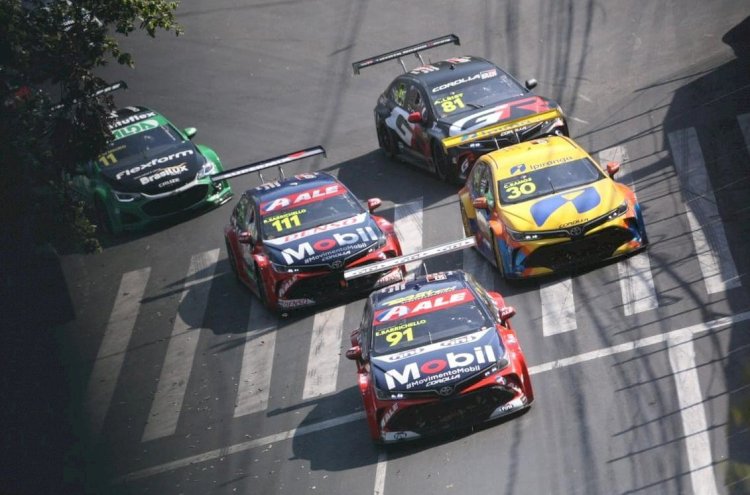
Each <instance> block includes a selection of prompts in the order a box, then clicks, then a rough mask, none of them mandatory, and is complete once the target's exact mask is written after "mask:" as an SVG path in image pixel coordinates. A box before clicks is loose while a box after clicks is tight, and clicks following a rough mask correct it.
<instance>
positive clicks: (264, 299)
mask: <svg viewBox="0 0 750 495" xmlns="http://www.w3.org/2000/svg"><path fill="white" fill-rule="evenodd" d="M255 280H256V284H257V286H258V299H260V302H261V303H262V304H263V306H265V307H266V308H268V307H269V306H268V293H267V292H266V284H264V283H263V277H262V276H261V274H260V270H258V268H257V267H256V268H255Z"/></svg>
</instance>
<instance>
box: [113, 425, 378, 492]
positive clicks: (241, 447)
mask: <svg viewBox="0 0 750 495" xmlns="http://www.w3.org/2000/svg"><path fill="white" fill-rule="evenodd" d="M363 419H365V413H364V411H357V412H355V413H351V414H347V415H346V416H339V417H337V418H333V419H328V420H326V421H321V422H320V423H314V424H311V425H307V426H300V427H299V428H293V429H291V430H287V431H282V432H281V433H276V434H273V435H268V436H265V437H262V438H256V439H255V440H248V441H246V442H241V443H236V444H234V445H230V446H228V447H222V448H220V449H214V450H209V451H208V452H204V453H202V454H196V455H193V456H190V457H184V458H182V459H177V460H175V461H172V462H167V463H164V464H159V465H157V466H152V467H149V468H145V469H140V470H138V471H133V472H132V473H129V474H126V475H124V476H120V477H118V478H115V479H114V481H113V483H115V484H119V483H127V482H129V481H134V480H139V479H143V478H148V477H149V476H155V475H157V474H162V473H168V472H170V471H175V470H177V469H181V468H184V467H188V466H190V465H192V464H199V463H201V462H207V461H213V460H216V459H220V458H222V457H226V456H228V455H232V454H239V453H241V452H246V451H248V450H251V449H255V448H258V447H265V446H266V445H270V444H272V443H277V442H282V441H284V440H289V439H290V438H294V437H295V436H302V435H309V434H310V433H316V432H319V431H323V430H328V429H330V428H335V427H337V426H341V425H345V424H348V423H353V422H355V421H361V420H363Z"/></svg>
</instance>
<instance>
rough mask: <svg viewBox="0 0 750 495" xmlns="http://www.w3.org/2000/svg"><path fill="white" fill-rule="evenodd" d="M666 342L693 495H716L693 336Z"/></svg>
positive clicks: (681, 336) (682, 336) (709, 440)
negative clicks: (678, 405)
mask: <svg viewBox="0 0 750 495" xmlns="http://www.w3.org/2000/svg"><path fill="white" fill-rule="evenodd" d="M667 342H668V344H669V364H670V366H671V367H672V373H673V374H674V381H675V385H676V386H677V400H678V402H679V404H680V416H681V417H682V429H683V432H684V435H685V447H686V449H687V457H688V465H689V466H690V480H691V482H692V484H693V493H699V494H701V495H718V493H719V492H718V490H717V489H716V478H715V476H714V468H713V458H712V456H711V439H710V438H709V436H708V425H707V421H706V411H705V408H704V407H703V393H702V392H701V385H700V381H699V379H698V371H697V369H696V364H695V347H694V345H693V336H692V335H684V334H683V335H679V336H677V337H674V338H670V339H668V341H667Z"/></svg>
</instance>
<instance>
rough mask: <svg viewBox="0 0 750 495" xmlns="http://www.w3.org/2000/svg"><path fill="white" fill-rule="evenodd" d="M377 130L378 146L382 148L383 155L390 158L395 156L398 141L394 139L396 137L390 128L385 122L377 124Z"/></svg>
mask: <svg viewBox="0 0 750 495" xmlns="http://www.w3.org/2000/svg"><path fill="white" fill-rule="evenodd" d="M377 130H378V144H380V147H381V148H383V151H384V152H385V156H386V157H387V158H390V159H393V158H395V157H396V154H397V153H398V143H397V141H396V139H398V138H397V137H396V136H395V134H394V133H393V131H392V130H390V129H389V128H388V126H387V125H385V122H381V123H379V124H377Z"/></svg>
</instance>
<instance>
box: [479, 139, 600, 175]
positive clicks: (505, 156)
mask: <svg viewBox="0 0 750 495" xmlns="http://www.w3.org/2000/svg"><path fill="white" fill-rule="evenodd" d="M587 155H588V154H587V153H586V151H585V150H584V149H583V148H581V147H580V146H579V145H578V144H576V142H575V141H573V140H572V139H570V138H568V137H564V136H549V137H545V138H540V139H534V140H532V141H524V142H521V143H518V144H514V145H512V146H507V147H505V148H500V149H499V150H495V151H493V152H491V153H487V154H486V155H484V156H483V157H482V158H483V159H484V160H485V161H487V162H488V163H489V164H490V166H491V167H492V168H493V169H494V170H495V171H496V172H497V174H498V175H499V176H501V177H504V176H507V175H511V173H512V170H511V169H512V168H514V167H518V166H520V165H525V166H526V168H527V169H533V168H534V167H535V166H542V165H552V164H553V163H551V162H556V163H564V162H568V161H572V160H575V159H579V158H583V157H585V156H587Z"/></svg>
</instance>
